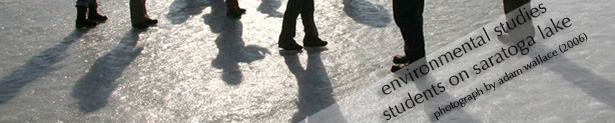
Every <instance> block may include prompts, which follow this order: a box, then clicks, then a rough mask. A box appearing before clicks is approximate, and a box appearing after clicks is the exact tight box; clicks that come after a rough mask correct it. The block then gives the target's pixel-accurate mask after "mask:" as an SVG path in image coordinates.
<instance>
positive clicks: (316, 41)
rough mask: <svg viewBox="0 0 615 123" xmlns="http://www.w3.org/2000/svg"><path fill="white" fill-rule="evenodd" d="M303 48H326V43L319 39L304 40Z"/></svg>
mask: <svg viewBox="0 0 615 123" xmlns="http://www.w3.org/2000/svg"><path fill="white" fill-rule="evenodd" d="M303 46H305V47H324V46H327V41H323V40H322V39H320V38H315V39H307V40H306V39H304V40H303Z"/></svg>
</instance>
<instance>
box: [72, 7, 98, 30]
mask: <svg viewBox="0 0 615 123" xmlns="http://www.w3.org/2000/svg"><path fill="white" fill-rule="evenodd" d="M87 11H88V8H87V7H81V6H77V19H76V20H75V27H77V28H84V27H86V28H92V27H95V26H96V22H92V21H89V20H87V19H85V13H87Z"/></svg>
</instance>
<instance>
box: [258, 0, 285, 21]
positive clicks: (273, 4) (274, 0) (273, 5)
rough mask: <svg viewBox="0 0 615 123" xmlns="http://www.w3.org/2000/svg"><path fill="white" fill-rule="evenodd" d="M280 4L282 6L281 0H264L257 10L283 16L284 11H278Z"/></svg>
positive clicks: (270, 14)
mask: <svg viewBox="0 0 615 123" xmlns="http://www.w3.org/2000/svg"><path fill="white" fill-rule="evenodd" d="M280 6H282V1H280V0H263V2H261V4H260V5H259V6H258V8H256V10H258V11H259V12H261V13H265V14H267V15H268V16H269V17H282V16H284V13H282V12H278V9H279V8H280Z"/></svg>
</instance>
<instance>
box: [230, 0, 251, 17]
mask: <svg viewBox="0 0 615 123" xmlns="http://www.w3.org/2000/svg"><path fill="white" fill-rule="evenodd" d="M245 13H246V9H242V8H239V2H237V0H226V15H227V16H231V17H239V16H241V15H242V14H245Z"/></svg>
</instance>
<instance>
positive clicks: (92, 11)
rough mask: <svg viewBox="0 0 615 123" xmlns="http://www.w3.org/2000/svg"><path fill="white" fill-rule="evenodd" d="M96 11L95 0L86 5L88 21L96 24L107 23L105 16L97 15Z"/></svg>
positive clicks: (96, 4)
mask: <svg viewBox="0 0 615 123" xmlns="http://www.w3.org/2000/svg"><path fill="white" fill-rule="evenodd" d="M97 9H98V3H97V2H96V0H92V1H91V2H90V3H89V4H88V20H91V21H97V22H104V21H107V16H102V15H100V14H98V10H97Z"/></svg>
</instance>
